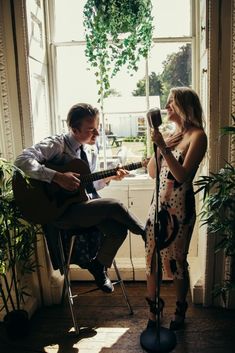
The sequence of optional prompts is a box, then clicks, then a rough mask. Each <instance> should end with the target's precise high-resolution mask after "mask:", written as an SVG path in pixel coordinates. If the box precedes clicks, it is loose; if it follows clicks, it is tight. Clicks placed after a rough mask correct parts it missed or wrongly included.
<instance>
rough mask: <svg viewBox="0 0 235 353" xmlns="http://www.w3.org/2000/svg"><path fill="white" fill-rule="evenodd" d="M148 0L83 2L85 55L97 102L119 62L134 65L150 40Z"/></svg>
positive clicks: (145, 52) (105, 93)
mask: <svg viewBox="0 0 235 353" xmlns="http://www.w3.org/2000/svg"><path fill="white" fill-rule="evenodd" d="M151 10H152V4H151V0H129V1H127V0H109V1H106V0H88V1H87V2H86V4H85V6H84V26H85V32H86V51H85V53H86V56H87V59H88V62H89V63H90V65H91V67H93V68H95V70H96V71H95V75H96V77H97V79H96V83H97V86H98V95H99V102H100V101H101V105H102V100H103V98H106V97H107V96H108V95H109V89H110V79H111V78H112V77H114V76H115V75H116V74H117V72H118V71H119V70H120V68H121V67H122V66H123V65H127V70H128V72H131V71H133V70H134V71H136V70H137V69H138V66H137V64H138V62H139V60H140V59H141V58H146V57H147V55H148V52H149V49H150V46H151V43H152V31H153V24H152V21H153V18H152V16H151Z"/></svg>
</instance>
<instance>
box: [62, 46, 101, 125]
mask: <svg viewBox="0 0 235 353" xmlns="http://www.w3.org/2000/svg"><path fill="white" fill-rule="evenodd" d="M84 51H85V47H84V46H65V47H58V48H57V84H58V86H57V91H58V112H59V115H60V117H61V118H62V119H64V118H65V117H66V115H67V112H68V110H69V109H70V107H71V106H72V105H73V104H75V103H79V102H86V103H90V104H93V105H95V106H97V100H98V96H97V85H96V79H95V75H94V72H93V71H92V70H87V68H88V64H87V62H86V57H85V52H84Z"/></svg>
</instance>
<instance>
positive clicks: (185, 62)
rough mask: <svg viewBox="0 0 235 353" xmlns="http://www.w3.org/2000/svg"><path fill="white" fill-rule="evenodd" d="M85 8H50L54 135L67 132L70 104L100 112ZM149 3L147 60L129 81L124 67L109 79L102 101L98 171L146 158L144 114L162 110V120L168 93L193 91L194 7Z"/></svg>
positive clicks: (179, 1)
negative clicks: (151, 24)
mask: <svg viewBox="0 0 235 353" xmlns="http://www.w3.org/2000/svg"><path fill="white" fill-rule="evenodd" d="M85 2H86V1H85V0H80V1H77V0H69V1H66V0H56V1H55V0H54V1H49V2H48V4H49V10H50V11H49V23H50V38H51V43H50V45H51V49H52V50H51V60H52V67H54V68H55V70H53V72H54V75H55V77H54V82H56V87H55V94H56V99H55V102H56V103H55V112H56V117H57V119H58V123H57V126H58V129H59V130H60V131H58V132H61V131H64V130H66V129H67V127H66V124H65V120H66V115H67V112H68V110H69V108H70V107H71V106H72V105H73V104H75V103H78V102H87V103H91V104H93V105H95V106H97V107H98V108H99V104H98V103H97V101H98V96H97V87H96V80H95V76H94V72H93V71H92V70H91V69H90V70H88V69H89V65H88V63H87V60H86V57H85V45H86V43H85V36H84V28H83V7H84V4H85ZM152 3H153V12H152V14H153V16H154V26H155V29H154V36H153V45H152V48H151V51H150V54H149V58H148V60H147V61H146V60H142V61H140V62H139V68H138V70H137V72H134V73H133V75H132V76H130V75H129V74H128V73H127V71H126V68H125V67H123V68H122V69H121V71H120V72H119V73H118V74H117V76H116V77H115V78H113V79H112V81H111V94H110V96H109V97H108V98H106V99H105V100H104V114H103V116H102V119H101V125H100V139H99V148H100V168H108V167H113V166H115V165H117V163H122V164H123V163H124V164H125V163H130V162H136V161H139V160H141V159H142V158H143V157H145V156H146V155H149V154H150V149H151V143H150V141H149V128H148V126H147V124H146V111H147V110H148V109H149V108H151V107H160V108H161V110H162V111H163V117H164V106H165V103H166V99H167V96H168V92H169V89H170V88H171V87H173V86H193V85H194V83H193V81H192V78H193V77H194V72H193V64H192V62H195V60H193V58H195V55H196V54H195V46H194V43H195V28H194V27H193V24H194V23H195V22H196V21H194V19H193V16H195V10H194V6H195V1H194V0H175V1H172V0H154V1H152ZM146 82H147V85H148V89H147V93H146ZM138 172H141V171H138Z"/></svg>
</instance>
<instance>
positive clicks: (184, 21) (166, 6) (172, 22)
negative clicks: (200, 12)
mask: <svg viewBox="0 0 235 353" xmlns="http://www.w3.org/2000/svg"><path fill="white" fill-rule="evenodd" d="M152 4H153V10H152V15H153V16H154V26H155V29H154V34H153V36H154V37H181V36H190V35H191V16H190V15H191V0H155V1H152Z"/></svg>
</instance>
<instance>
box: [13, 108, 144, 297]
mask: <svg viewBox="0 0 235 353" xmlns="http://www.w3.org/2000/svg"><path fill="white" fill-rule="evenodd" d="M67 125H68V128H69V131H68V133H66V134H61V135H56V136H51V137H48V138H45V139H44V140H43V141H41V142H39V143H37V144H35V145H34V146H32V147H30V148H26V149H25V150H23V152H22V153H21V154H20V155H19V156H18V157H17V159H16V161H15V164H16V166H18V167H19V168H20V169H22V170H23V171H24V172H25V173H26V174H27V175H29V176H30V177H31V178H33V179H38V180H41V181H44V182H47V183H51V182H53V183H56V184H58V185H59V187H61V188H63V189H65V190H68V191H70V192H73V191H76V190H77V189H79V188H81V187H82V185H81V181H80V179H79V177H80V174H79V173H75V172H70V171H68V172H58V171H55V170H54V169H50V168H48V167H46V166H45V162H48V161H50V162H52V163H54V164H61V165H63V164H66V163H67V162H69V161H71V160H72V159H74V158H78V159H83V160H85V161H86V162H87V163H88V164H89V166H90V170H91V172H93V171H94V169H95V166H96V156H95V155H94V154H93V155H92V156H90V160H89V161H88V157H87V155H86V153H85V149H86V146H85V145H95V143H96V139H97V137H98V136H99V132H98V131H99V130H98V129H99V112H98V110H97V109H96V108H94V107H92V106H91V105H89V104H85V103H79V104H76V105H74V106H73V107H72V108H71V109H70V111H69V113H68V116H67ZM127 173H128V172H127V171H125V170H123V169H119V170H118V171H117V173H116V175H115V176H112V177H108V178H105V179H101V180H98V181H95V182H94V183H90V184H89V185H88V186H87V187H86V191H87V192H88V194H89V199H88V200H87V201H84V202H79V203H72V204H70V205H69V206H68V208H67V209H66V210H65V212H64V213H63V214H62V215H61V216H60V217H59V218H58V219H55V220H54V222H53V224H54V225H55V226H57V227H59V228H62V229H76V228H79V227H82V228H88V227H93V226H95V227H97V229H98V230H99V231H101V232H102V233H104V235H105V237H104V241H103V243H102V245H101V247H100V249H99V251H98V254H97V256H96V258H95V259H93V260H92V261H91V262H90V263H89V265H88V270H89V272H90V273H91V274H92V275H93V276H94V278H95V281H96V284H97V285H98V287H99V288H100V289H102V290H103V291H104V292H107V293H110V292H112V291H113V285H112V283H111V281H110V279H109V277H108V275H107V270H106V269H107V268H108V267H110V266H111V264H112V262H113V259H114V257H115V255H116V253H117V251H118V249H119V247H120V246H121V244H122V243H123V241H124V240H125V238H126V235H127V230H128V229H129V230H130V231H131V232H133V233H135V234H140V235H142V236H144V227H143V225H142V224H141V223H140V222H139V221H138V220H137V219H136V218H135V217H134V216H133V215H132V214H130V213H129V211H128V210H127V209H126V208H125V207H124V206H123V205H122V204H121V203H120V202H119V201H118V200H115V199H111V198H97V196H98V195H97V193H96V190H99V189H101V188H103V187H104V186H106V185H107V184H108V183H109V182H110V180H111V179H114V180H121V179H122V178H123V177H125V175H126V174H127Z"/></svg>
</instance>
